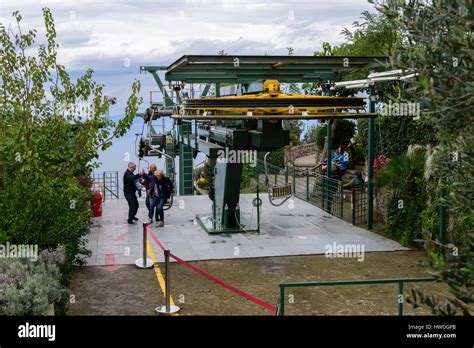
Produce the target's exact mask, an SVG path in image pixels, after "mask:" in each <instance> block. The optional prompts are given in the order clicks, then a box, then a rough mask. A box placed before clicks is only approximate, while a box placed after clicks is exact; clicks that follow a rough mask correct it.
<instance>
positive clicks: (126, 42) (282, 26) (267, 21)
mask: <svg viewBox="0 0 474 348" xmlns="http://www.w3.org/2000/svg"><path fill="white" fill-rule="evenodd" d="M43 7H49V8H50V9H51V11H52V14H53V17H54V20H55V23H56V31H57V41H58V42H59V44H60V47H59V53H58V60H59V62H60V63H61V64H63V65H65V67H66V69H67V70H68V72H69V73H70V74H71V76H72V77H78V76H80V75H82V74H84V72H85V71H86V69H88V68H92V69H93V70H94V72H95V73H94V79H95V81H97V82H99V83H102V84H104V85H105V94H106V95H111V96H115V97H116V98H117V101H118V102H117V104H116V105H115V106H112V107H111V109H110V114H111V115H113V116H114V117H117V118H119V117H120V116H121V115H122V114H123V110H124V107H125V104H126V100H127V98H128V95H129V93H130V89H131V85H132V83H133V81H134V80H135V79H137V80H140V82H141V85H142V88H141V96H142V97H143V104H142V106H141V107H140V110H139V111H144V109H145V108H146V107H147V106H148V104H149V101H150V97H149V92H150V91H151V90H157V86H156V84H155V82H154V80H153V78H152V76H151V75H149V74H140V72H139V67H140V66H142V65H166V66H167V65H169V64H171V63H172V62H174V61H175V60H177V59H178V58H179V57H181V56H182V55H185V54H217V53H218V52H219V51H220V50H224V51H225V52H226V53H227V54H230V55H233V54H235V55H245V54H254V55H259V54H268V55H286V54H287V47H290V46H291V47H293V49H294V54H295V55H312V54H313V52H314V51H317V50H321V48H322V43H323V42H324V41H328V42H329V43H331V44H333V45H334V44H340V43H342V42H343V41H344V38H343V36H342V35H341V30H342V29H344V28H346V27H350V26H351V24H352V23H353V22H354V21H356V20H359V19H360V13H361V12H362V11H365V10H369V11H372V12H373V6H372V5H371V4H369V3H368V2H367V1H366V0H330V1H319V0H301V1H299V0H295V1H280V0H253V1H252V0H248V1H247V0H221V1H217V0H175V1H161V0H135V1H133V0H121V1H119V0H110V1H107V0H103V1H89V0H62V1H57V0H36V1H28V0H0V22H1V23H3V24H4V25H5V26H6V27H8V26H9V24H10V23H12V17H11V14H12V12H14V11H16V10H19V11H20V13H21V15H22V17H23V28H24V29H32V28H36V29H38V41H42V40H43V36H42V35H43V33H44V30H42V29H43V27H44V25H43V19H42V16H41V8H43ZM132 128H133V129H131V130H130V132H129V133H128V134H127V135H126V137H125V138H124V139H122V141H121V142H115V144H114V147H113V149H112V150H109V152H108V153H107V154H111V153H112V152H113V151H115V152H117V154H116V156H115V157H117V158H119V157H120V158H123V153H122V152H123V151H122V150H123V149H122V147H123V148H124V149H126V148H129V147H130V143H133V146H134V140H135V136H134V134H135V133H137V132H140V130H141V125H140V120H137V121H136V122H135V124H134V126H133V127H132ZM124 143H126V144H125V145H124ZM119 148H120V150H117V149H119ZM131 152H133V150H131ZM110 156H112V155H110ZM110 156H108V157H110ZM105 157H107V156H105ZM105 157H104V156H101V159H102V160H104V158H105ZM115 157H114V158H115ZM114 161H115V159H114ZM110 163H111V164H112V163H113V162H112V161H111V162H110ZM120 165H122V163H120ZM103 167H104V166H103ZM101 169H108V168H107V165H105V167H104V168H101ZM113 170H116V169H113Z"/></svg>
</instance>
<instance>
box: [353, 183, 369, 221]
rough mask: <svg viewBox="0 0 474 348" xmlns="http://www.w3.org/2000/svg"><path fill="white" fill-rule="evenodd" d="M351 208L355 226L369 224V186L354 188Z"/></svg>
mask: <svg viewBox="0 0 474 348" xmlns="http://www.w3.org/2000/svg"><path fill="white" fill-rule="evenodd" d="M351 208H352V224H353V225H359V224H364V223H367V184H363V185H360V186H354V187H353V188H352V197H351Z"/></svg>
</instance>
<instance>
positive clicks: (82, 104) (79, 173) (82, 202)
mask: <svg viewBox="0 0 474 348" xmlns="http://www.w3.org/2000/svg"><path fill="white" fill-rule="evenodd" d="M43 18H44V24H45V33H46V37H45V41H44V42H43V43H41V42H40V43H36V39H37V37H36V36H37V31H36V29H32V30H28V31H25V30H24V29H23V28H22V25H21V24H22V23H21V22H22V17H21V15H20V13H19V12H15V13H13V19H14V25H12V26H11V27H9V28H8V29H7V28H6V26H5V25H4V24H3V23H2V24H0V81H1V83H0V168H1V171H0V187H1V191H0V211H1V212H2V214H0V243H4V242H6V241H10V242H12V243H17V244H38V246H39V249H40V250H41V249H49V248H56V247H57V246H58V245H63V246H64V247H65V252H66V261H65V263H64V264H63V265H62V266H61V272H62V283H63V285H67V284H68V281H69V279H70V276H71V271H72V267H73V262H74V261H81V260H82V258H81V255H88V251H87V250H86V249H85V247H84V246H85V242H86V241H85V238H84V237H85V236H86V235H87V233H88V232H89V225H90V196H91V194H90V191H89V188H88V187H83V186H81V182H83V181H84V180H82V179H83V178H84V177H87V176H89V175H90V173H91V171H92V169H93V168H94V167H96V166H97V162H96V160H97V158H98V153H99V150H105V149H107V148H108V147H110V146H111V145H112V140H113V139H114V138H116V137H120V136H122V135H124V134H125V133H126V131H127V130H128V129H129V128H130V126H131V124H132V122H133V119H134V117H135V114H136V112H137V109H138V106H139V104H140V103H141V99H140V98H139V97H138V93H139V89H140V84H139V82H138V81H137V82H135V83H134V84H133V85H132V88H131V95H130V97H129V99H128V101H127V104H126V108H125V115H124V117H123V118H122V119H121V120H120V121H119V122H117V123H115V122H113V121H111V120H109V119H108V118H107V110H108V107H109V98H106V97H105V96H104V94H103V91H104V86H102V85H100V84H98V83H96V82H94V81H93V80H92V77H93V71H92V70H90V69H89V70H87V71H86V73H85V74H84V75H83V76H81V77H79V78H78V79H77V80H76V81H72V79H71V77H70V76H69V74H68V73H67V71H66V69H65V67H64V66H63V65H61V64H60V63H58V61H57V55H58V51H57V49H58V44H57V43H56V29H55V25H54V20H53V17H52V14H51V12H50V10H49V9H47V8H44V9H43Z"/></svg>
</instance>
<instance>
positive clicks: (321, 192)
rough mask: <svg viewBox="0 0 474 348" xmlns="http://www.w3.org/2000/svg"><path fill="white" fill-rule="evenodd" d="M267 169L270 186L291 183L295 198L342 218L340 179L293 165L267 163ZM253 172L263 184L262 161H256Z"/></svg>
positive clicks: (263, 171) (342, 199)
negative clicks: (281, 166) (279, 165)
mask: <svg viewBox="0 0 474 348" xmlns="http://www.w3.org/2000/svg"><path fill="white" fill-rule="evenodd" d="M267 170H268V176H269V181H270V184H271V185H272V186H284V185H285V184H291V185H292V192H293V195H294V196H295V197H296V198H299V199H301V200H303V201H305V202H308V203H311V204H313V205H315V206H317V207H318V208H321V209H323V210H324V211H326V212H328V213H329V214H331V215H334V216H336V217H338V218H341V219H342V218H343V210H344V209H343V204H344V191H343V187H342V181H339V180H337V179H334V178H329V177H327V176H324V175H322V174H319V173H315V172H311V171H309V170H299V169H296V167H294V166H293V167H291V168H289V167H285V168H280V167H277V166H275V165H272V164H269V163H267ZM254 173H255V176H256V177H257V178H258V181H259V183H260V184H262V185H265V168H264V164H263V162H262V161H260V160H259V161H258V163H257V165H256V166H255V168H254Z"/></svg>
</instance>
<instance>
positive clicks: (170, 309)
mask: <svg viewBox="0 0 474 348" xmlns="http://www.w3.org/2000/svg"><path fill="white" fill-rule="evenodd" d="M165 298H166V299H165V301H166V302H165V305H164V306H159V307H156V308H155V311H156V312H157V313H158V314H164V315H170V314H174V313H177V312H179V310H180V309H181V308H179V307H178V306H172V305H171V275H170V251H169V250H165Z"/></svg>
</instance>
